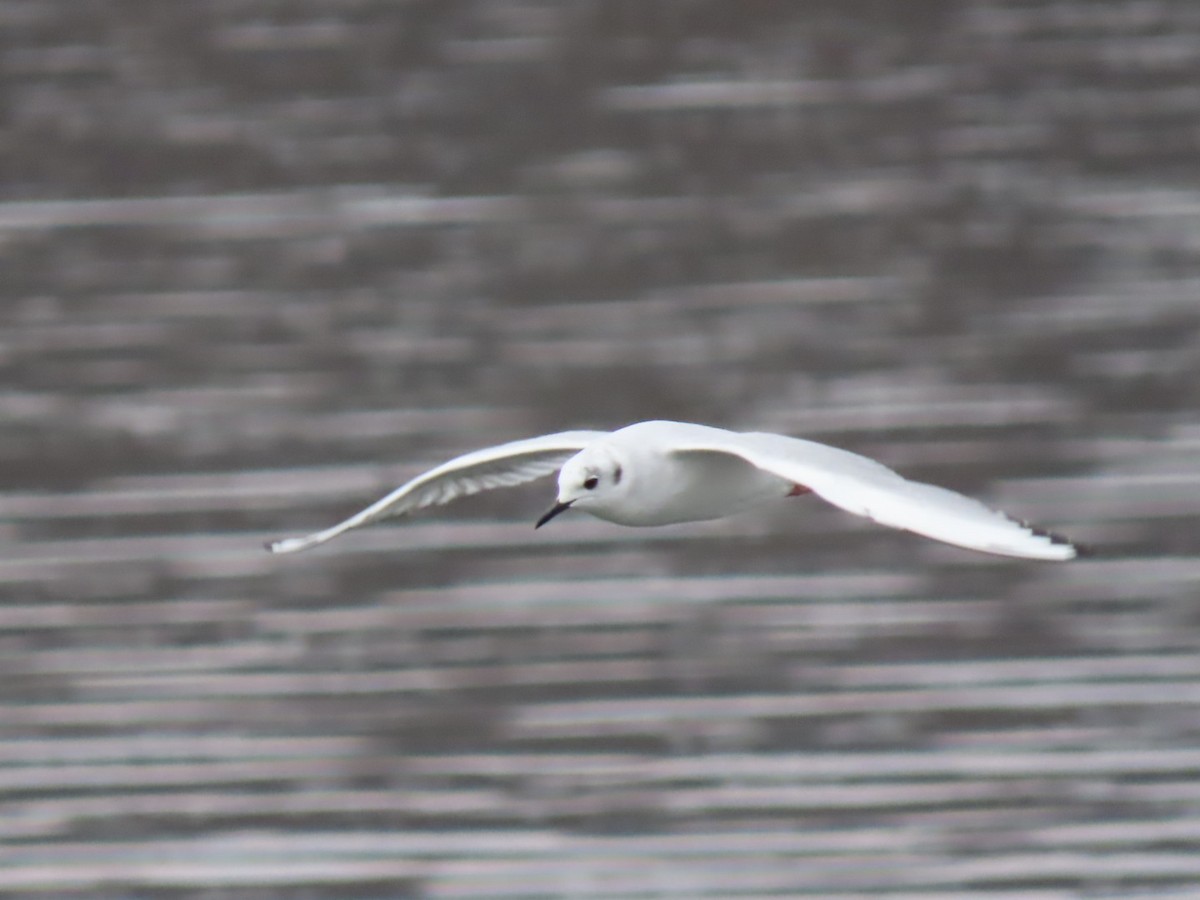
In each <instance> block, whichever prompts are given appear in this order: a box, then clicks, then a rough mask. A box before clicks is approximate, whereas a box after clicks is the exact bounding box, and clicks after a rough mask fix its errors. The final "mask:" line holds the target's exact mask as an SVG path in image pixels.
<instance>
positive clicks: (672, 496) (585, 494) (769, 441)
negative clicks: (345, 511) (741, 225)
mask: <svg viewBox="0 0 1200 900" xmlns="http://www.w3.org/2000/svg"><path fill="white" fill-rule="evenodd" d="M556 470H557V471H558V496H557V498H556V499H555V503H554V505H553V506H552V507H551V508H550V509H549V511H547V512H546V514H545V515H543V516H542V517H541V518H540V519H538V521H537V524H536V525H535V526H534V527H535V528H541V527H542V526H543V525H545V524H546V523H547V522H549V521H550V520H551V519H553V518H555V517H556V516H558V515H560V514H561V513H563V512H566V511H567V510H568V509H573V510H579V511H581V512H586V513H590V514H591V515H593V516H595V517H596V518H598V519H603V520H605V521H608V522H615V523H616V524H618V525H634V526H649V525H671V524H675V523H678V522H696V521H701V520H704V519H717V518H721V517H723V516H727V515H730V514H732V513H737V512H742V511H744V510H748V509H753V508H754V507H757V506H762V505H765V504H767V503H769V502H771V501H775V500H778V499H781V498H784V497H795V496H800V495H802V494H808V493H812V494H815V495H816V496H818V497H820V498H821V499H822V500H825V501H826V502H828V503H831V504H833V505H834V506H836V507H839V508H840V509H843V510H845V511H846V512H850V513H854V514H855V515H859V516H866V517H867V518H868V519H872V520H874V521H876V522H878V523H879V524H881V525H888V526H891V527H893V528H900V529H903V530H905V531H911V532H914V533H916V534H919V535H924V536H925V537H928V538H933V539H934V540H936V541H942V542H944V543H947V544H953V545H955V546H957V547H965V548H968V549H971V550H980V551H983V552H985V553H994V554H998V555H1000V556H1013V557H1021V558H1025V559H1045V560H1068V559H1073V558H1075V556H1077V555H1078V554H1079V553H1080V552H1081V551H1080V549H1079V548H1077V547H1076V546H1074V545H1073V544H1072V543H1071V542H1070V541H1068V540H1067V539H1066V538H1064V537H1062V536H1060V535H1057V534H1053V533H1051V532H1048V531H1043V530H1041V529H1038V528H1034V527H1032V526H1030V525H1028V524H1026V523H1024V522H1021V521H1018V520H1016V519H1012V518H1009V517H1008V516H1006V515H1004V514H1003V513H1001V512H997V511H996V510H993V509H991V508H989V507H987V506H985V505H984V504H982V503H980V502H979V501H978V500H973V499H971V498H970V497H966V496H964V495H962V494H958V493H955V492H954V491H951V490H947V489H946V488H942V487H937V486H936V485H932V484H923V483H921V482H917V481H909V480H908V479H907V478H904V477H903V476H901V475H899V474H898V473H896V472H894V471H892V470H891V469H889V468H888V467H887V466H884V465H883V464H881V463H878V462H876V461H875V460H873V459H868V458H867V457H865V456H859V455H858V454H857V453H851V452H849V451H847V450H841V449H838V448H837V447H831V446H829V445H827V444H820V443H817V442H816V441H808V440H802V439H800V438H794V437H787V436H786V435H781V434H768V433H764V432H735V431H726V430H725V429H723V428H713V427H710V426H708V425H696V424H692V423H690V422H667V421H650V422H637V423H635V424H633V425H627V426H625V427H624V428H620V429H618V430H617V431H612V432H608V431H563V432H559V433H557V434H546V435H542V436H541V437H534V438H529V439H527V440H520V441H512V442H510V443H507V444H500V445H499V446H496V447H488V448H486V449H483V450H476V451H474V452H472V453H467V454H464V455H462V456H459V457H456V458H454V459H452V460H450V461H449V462H445V463H442V464H441V465H440V466H437V467H435V468H433V469H430V470H429V471H428V472H425V473H424V474H422V475H418V476H417V477H416V478H413V479H412V480H411V481H409V482H407V483H406V484H403V485H401V486H400V487H398V488H396V489H395V490H394V491H392V492H391V493H390V494H388V495H387V496H385V497H383V498H381V499H380V500H377V501H376V502H375V503H372V504H371V505H370V506H368V507H367V508H366V509H364V510H362V511H361V512H358V513H355V514H354V515H352V516H350V518H348V519H346V520H345V521H342V522H339V523H338V524H336V525H334V526H332V527H330V528H326V529H324V530H323V531H317V532H314V533H312V534H309V535H305V536H303V537H293V538H285V539H283V540H279V541H274V542H272V543H269V544H267V549H268V550H270V551H271V552H272V553H295V552H296V551H298V550H306V549H308V548H309V547H315V546H316V545H318V544H323V543H325V542H326V541H328V540H330V539H332V538H335V537H337V536H338V535H340V534H343V533H344V532H347V531H350V530H351V529H353V528H358V527H360V526H363V525H369V524H371V523H373V522H378V521H380V520H382V519H389V518H393V517H396V516H403V515H405V514H407V513H410V512H414V511H416V510H419V509H424V508H425V507H428V506H438V505H441V504H443V503H449V502H450V501H451V500H454V499H456V498H458V497H463V496H467V495H469V494H475V493H478V492H479V491H486V490H490V489H492V488H499V487H510V486H512V485H516V484H522V483H524V482H527V481H533V480H534V479H537V478H541V477H543V476H546V475H550V474H552V473H553V472H555V471H556Z"/></svg>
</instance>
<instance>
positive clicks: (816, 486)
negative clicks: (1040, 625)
mask: <svg viewBox="0 0 1200 900" xmlns="http://www.w3.org/2000/svg"><path fill="white" fill-rule="evenodd" d="M676 452H677V453H679V454H685V455H686V454H689V453H724V454H732V455H734V456H737V457H740V458H741V459H743V460H745V461H746V462H748V463H750V464H751V465H753V466H756V467H757V468H759V469H762V470H763V471H766V472H770V473H771V474H773V475H778V476H779V477H781V478H785V479H788V480H789V481H792V482H793V483H795V484H799V485H803V486H804V487H807V488H808V489H810V490H811V491H812V492H813V493H815V494H817V495H818V496H819V497H821V498H822V499H824V500H826V501H827V502H829V503H832V504H833V505H834V506H837V507H839V508H841V509H844V510H846V511H847V512H851V513H854V514H855V515H860V516H865V517H867V518H869V519H872V520H874V521H876V522H878V523H880V524H881V525H888V526H891V527H893V528H900V529H903V530H905V531H911V532H915V533H916V534H920V535H924V536H925V537H929V538H933V539H934V540H938V541H943V542H945V543H947V544H953V545H955V546H958V547H966V548H968V549H971V550H981V551H984V552H986V553H996V554H999V555H1002V556H1017V557H1023V558H1027V559H1050V560H1066V559H1073V558H1074V557H1075V556H1076V555H1077V553H1078V551H1077V548H1075V547H1074V546H1072V545H1071V543H1070V542H1069V541H1067V540H1066V539H1065V538H1063V537H1060V536H1058V535H1055V534H1051V533H1049V532H1046V531H1041V530H1039V529H1035V528H1032V527H1030V526H1029V525H1027V524H1025V523H1024V522H1019V521H1017V520H1016V519H1012V518H1010V517H1009V516H1007V515H1005V514H1004V513H1002V512H998V511H997V510H994V509H992V508H990V507H988V506H986V505H984V504H983V503H980V502H979V501H978V500H973V499H972V498H970V497H966V496H964V495H962V494H958V493H955V492H954V491H951V490H947V489H946V488H942V487H938V486H936V485H932V484H924V483H921V482H917V481H909V480H908V479H907V478H904V477H903V476H901V475H899V474H898V473H896V472H894V471H892V470H891V469H889V468H888V467H887V466H885V465H883V464H881V463H878V462H876V461H875V460H873V459H868V458H867V457H865V456H860V455H858V454H857V453H851V452H849V451H848V450H841V449H838V448H837V447H830V446H828V445H826V444H819V443H817V442H815V441H806V440H801V439H800V438H792V437H787V436H785V435H779V434H766V433H762V432H752V433H747V434H735V433H732V432H731V433H730V434H729V437H728V438H722V437H719V436H718V437H714V438H711V439H705V440H704V441H703V442H697V443H694V444H691V443H689V444H688V445H685V446H683V447H680V448H678V450H676Z"/></svg>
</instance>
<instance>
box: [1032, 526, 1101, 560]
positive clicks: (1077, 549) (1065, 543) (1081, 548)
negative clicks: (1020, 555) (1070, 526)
mask: <svg viewBox="0 0 1200 900" xmlns="http://www.w3.org/2000/svg"><path fill="white" fill-rule="evenodd" d="M1021 524H1022V525H1024V526H1025V527H1026V528H1027V529H1028V530H1029V533H1030V534H1032V535H1035V536H1037V537H1040V538H1044V539H1045V540H1046V541H1047V542H1048V543H1049V544H1050V546H1051V547H1057V548H1061V550H1060V553H1061V555H1056V556H1053V557H1050V558H1051V559H1055V560H1061V561H1066V560H1071V559H1079V558H1086V557H1089V556H1094V555H1095V553H1096V551H1095V550H1094V549H1093V548H1092V547H1090V546H1089V545H1087V544H1078V543H1076V542H1075V541H1073V540H1071V539H1070V538H1069V537H1067V536H1066V535H1063V534H1059V533H1058V532H1057V531H1050V530H1048V529H1046V528H1038V527H1036V526H1034V525H1030V524H1029V523H1028V522H1022V523H1021Z"/></svg>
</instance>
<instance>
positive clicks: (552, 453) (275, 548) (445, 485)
mask: <svg viewBox="0 0 1200 900" xmlns="http://www.w3.org/2000/svg"><path fill="white" fill-rule="evenodd" d="M607 434H608V432H606V431H564V432H560V433H558V434H547V435H543V436H541V437H535V438H529V439H528V440H523V441H512V442H510V443H507V444H500V445H499V446H496V447H488V448H485V449H483V450H475V451H473V452H471V453H465V454H463V455H462V456H458V457H455V458H454V459H452V460H449V461H448V462H445V463H442V464H441V465H440V466H437V467H435V468H433V469H430V470H429V471H428V472H425V473H424V474H422V475H418V476H417V477H416V478H413V479H412V480H411V481H408V482H406V483H405V484H402V485H401V486H400V487H398V488H396V489H395V490H394V491H392V492H391V493H390V494H388V495H387V496H385V497H382V498H380V499H379V500H376V501H375V502H374V503H372V504H371V505H370V506H368V507H367V508H366V509H363V510H361V511H360V512H357V513H355V514H354V515H352V516H350V517H349V518H348V519H345V520H344V521H341V522H339V523H338V524H336V525H333V526H331V527H330V528H326V529H324V530H322V531H316V532H313V533H312V534H308V535H304V536H303V537H294V538H285V539H284V540H281V541H273V542H272V543H269V544H267V549H268V550H270V551H271V552H272V553H295V552H297V551H300V550H307V549H308V548H309V547H315V546H316V545H317V544H323V543H325V542H326V541H328V540H331V539H332V538H335V537H337V536H338V535H339V534H342V533H343V532H346V531H349V530H350V529H352V528H359V527H361V526H363V525H369V524H371V523H372V522H378V521H380V520H381V519H390V518H393V517H395V516H403V515H405V514H406V513H410V512H412V511H414V510H418V509H425V508H426V507H429V506H441V505H442V504H445V503H449V502H450V501H452V500H456V499H458V498H459V497H466V496H470V495H471V494H477V493H479V492H480V491H487V490H492V489H493V488H499V487H511V486H513V485H518V484H523V483H525V482H527V481H533V480H534V479H536V478H542V477H544V476H546V475H550V474H552V473H554V472H557V471H558V469H559V468H560V467H561V466H562V464H563V463H564V462H566V461H567V460H568V459H570V458H571V457H572V456H574V455H575V454H576V453H578V452H579V451H580V450H582V449H583V448H584V447H586V446H587V445H588V444H590V443H592V442H593V441H596V440H598V439H599V438H602V437H605V436H607Z"/></svg>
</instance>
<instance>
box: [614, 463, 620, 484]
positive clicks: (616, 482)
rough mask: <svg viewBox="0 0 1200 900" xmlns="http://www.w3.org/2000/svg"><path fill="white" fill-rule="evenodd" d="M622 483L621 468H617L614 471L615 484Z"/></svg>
mask: <svg viewBox="0 0 1200 900" xmlns="http://www.w3.org/2000/svg"><path fill="white" fill-rule="evenodd" d="M620 483H621V467H620V466H617V467H616V468H615V469H613V484H620Z"/></svg>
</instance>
